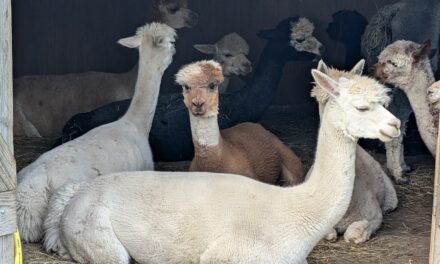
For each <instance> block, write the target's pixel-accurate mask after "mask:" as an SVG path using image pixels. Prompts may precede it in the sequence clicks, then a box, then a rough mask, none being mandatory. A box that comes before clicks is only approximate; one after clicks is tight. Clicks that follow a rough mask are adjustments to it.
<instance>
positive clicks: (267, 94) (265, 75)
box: [219, 42, 287, 128]
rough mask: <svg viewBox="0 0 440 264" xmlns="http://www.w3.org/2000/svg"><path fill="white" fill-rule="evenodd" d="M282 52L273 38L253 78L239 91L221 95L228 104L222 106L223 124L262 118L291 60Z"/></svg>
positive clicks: (221, 117)
mask: <svg viewBox="0 0 440 264" xmlns="http://www.w3.org/2000/svg"><path fill="white" fill-rule="evenodd" d="M278 53H279V50H278V48H277V47H276V46H274V45H272V44H271V43H270V42H269V43H268V44H267V45H266V47H265V48H264V50H263V52H262V54H261V56H260V61H259V63H258V65H257V67H256V69H255V72H254V75H253V77H252V80H251V81H250V82H249V83H248V84H247V85H246V86H245V87H243V88H242V89H240V90H239V91H237V92H235V93H231V94H225V95H222V96H221V98H220V102H224V104H223V105H224V106H228V107H227V108H226V107H221V108H220V111H221V113H220V120H219V122H220V127H221V128H224V127H230V126H231V125H235V124H237V123H241V122H257V121H258V120H259V119H260V118H261V116H262V115H263V113H264V112H265V111H266V109H267V108H268V107H269V105H270V103H271V102H272V100H273V98H274V96H275V93H276V90H277V88H278V85H279V82H280V80H281V77H282V75H283V68H284V66H285V65H286V63H287V60H286V58H283V57H282V56H281V55H280V54H278ZM231 113H234V114H231ZM240 113H241V114H240Z"/></svg>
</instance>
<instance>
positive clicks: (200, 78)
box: [176, 60, 224, 117]
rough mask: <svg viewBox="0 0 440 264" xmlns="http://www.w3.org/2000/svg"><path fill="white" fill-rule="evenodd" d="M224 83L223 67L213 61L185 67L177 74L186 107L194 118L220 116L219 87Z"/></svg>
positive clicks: (195, 63)
mask: <svg viewBox="0 0 440 264" xmlns="http://www.w3.org/2000/svg"><path fill="white" fill-rule="evenodd" d="M223 81H224V77H223V73H222V67H221V66H220V64H219V63H218V62H216V61H213V60H209V61H199V62H194V63H191V64H189V65H186V66H183V67H182V69H180V70H179V72H178V73H177V74H176V82H177V84H179V85H180V86H182V88H183V98H184V103H185V105H186V107H187V108H188V109H189V111H190V112H191V113H192V114H193V115H194V116H200V117H212V116H216V115H217V114H218V107H219V91H218V87H219V85H220V84H222V83H223Z"/></svg>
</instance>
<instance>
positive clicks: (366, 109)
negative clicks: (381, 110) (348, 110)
mask: <svg viewBox="0 0 440 264" xmlns="http://www.w3.org/2000/svg"><path fill="white" fill-rule="evenodd" d="M356 109H357V110H358V111H359V112H367V111H368V110H370V107H368V106H359V107H356Z"/></svg>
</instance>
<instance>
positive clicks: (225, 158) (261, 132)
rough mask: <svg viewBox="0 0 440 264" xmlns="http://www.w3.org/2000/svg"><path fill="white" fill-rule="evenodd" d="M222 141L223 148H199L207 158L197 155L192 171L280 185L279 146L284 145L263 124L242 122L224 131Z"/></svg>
mask: <svg viewBox="0 0 440 264" xmlns="http://www.w3.org/2000/svg"><path fill="white" fill-rule="evenodd" d="M221 142H222V143H221V144H220V146H219V147H220V148H221V149H217V147H216V148H211V149H209V148H208V149H206V150H203V149H200V147H199V146H197V145H196V146H195V147H196V150H197V151H196V153H201V152H205V153H204V154H205V155H206V159H203V158H198V157H197V156H196V158H195V159H194V161H193V163H192V164H191V170H193V171H209V172H222V173H234V174H239V175H244V176H247V177H250V178H253V179H256V180H258V181H262V182H265V183H270V184H275V183H277V181H278V179H279V177H280V174H281V169H282V157H281V155H280V152H279V148H278V147H279V144H282V142H281V141H279V139H277V138H276V137H275V136H274V135H273V134H272V133H270V132H269V131H267V130H265V129H264V128H263V127H262V126H261V125H259V124H254V123H242V124H239V125H236V126H234V127H232V128H228V129H225V130H222V131H221ZM292 154H293V152H292ZM202 155H203V154H202ZM293 155H294V154H293Z"/></svg>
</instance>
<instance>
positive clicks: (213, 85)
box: [208, 83, 217, 90]
mask: <svg viewBox="0 0 440 264" xmlns="http://www.w3.org/2000/svg"><path fill="white" fill-rule="evenodd" d="M216 87H217V86H216V85H215V83H210V84H209V85H208V88H209V90H214V89H215V88H216Z"/></svg>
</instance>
